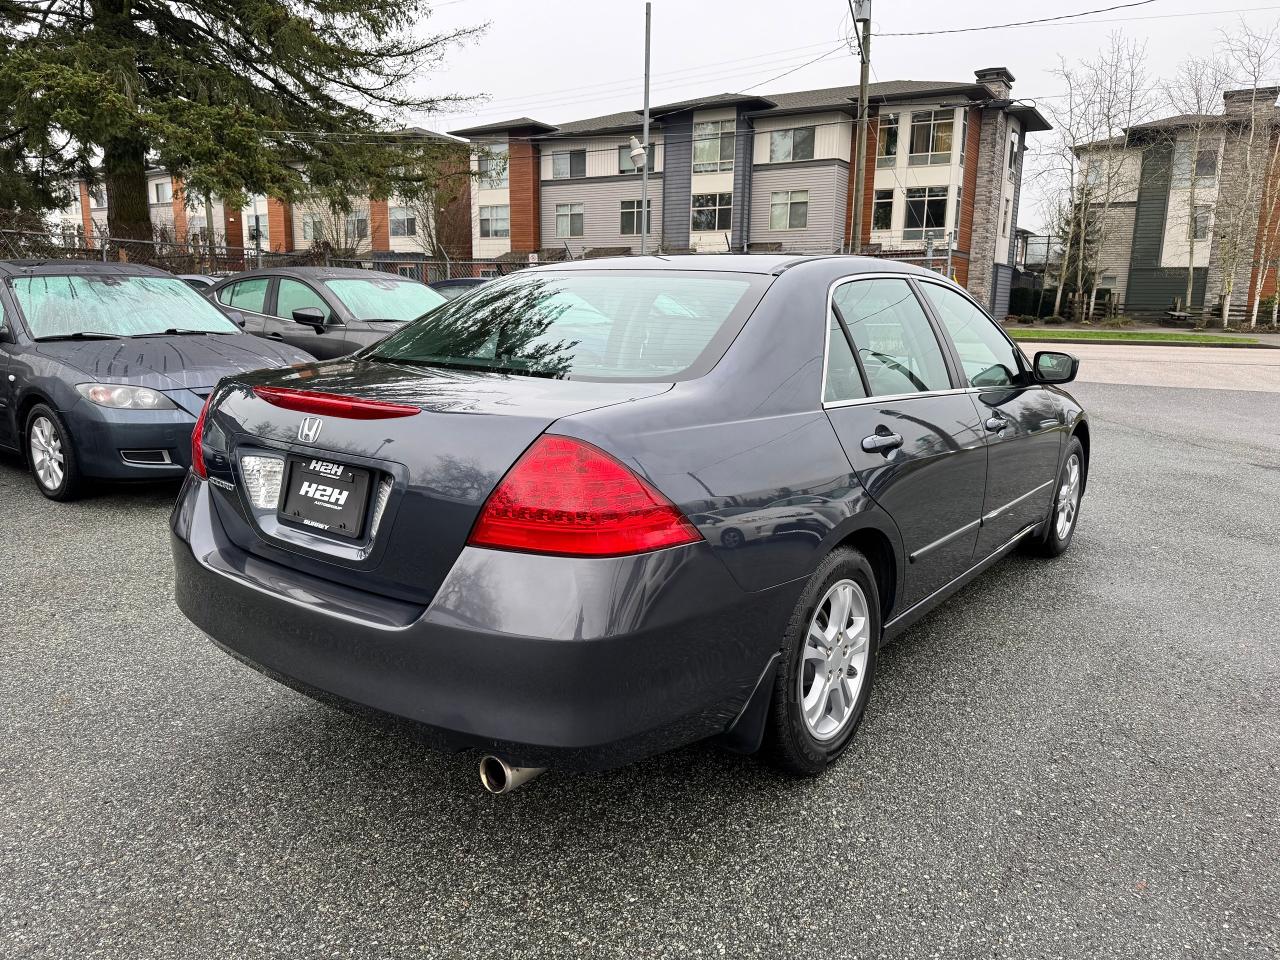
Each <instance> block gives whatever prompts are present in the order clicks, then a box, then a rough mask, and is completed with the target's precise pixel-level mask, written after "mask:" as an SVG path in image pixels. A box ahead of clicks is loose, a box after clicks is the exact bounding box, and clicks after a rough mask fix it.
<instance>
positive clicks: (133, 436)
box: [63, 400, 196, 480]
mask: <svg viewBox="0 0 1280 960" xmlns="http://www.w3.org/2000/svg"><path fill="white" fill-rule="evenodd" d="M63 416H64V417H65V418H66V420H67V427H68V428H69V429H70V430H71V437H72V441H73V442H74V443H75V451H76V456H77V457H78V458H79V461H80V468H81V469H82V470H83V471H84V473H85V474H86V475H87V476H90V477H99V478H102V479H105V480H165V479H179V478H181V477H182V475H183V474H184V473H186V472H187V467H188V466H190V464H191V430H192V428H193V427H194V426H195V423H196V418H195V417H193V416H192V415H191V414H190V413H188V412H187V411H186V410H182V409H176V410H112V409H109V408H107V407H100V406H98V405H97V404H93V403H90V402H89V401H87V400H80V401H79V402H77V403H76V404H75V405H74V406H72V407H71V409H70V410H68V411H66V412H65V413H64V414H63ZM158 452H163V454H164V457H166V458H167V459H168V462H167V463H165V462H149V461H150V460H152V459H154V458H156V454H157V453H158ZM127 457H132V458H134V459H137V460H143V461H148V462H133V463H131V462H129V460H128V459H126V458H127Z"/></svg>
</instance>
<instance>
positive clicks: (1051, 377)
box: [1032, 350, 1080, 383]
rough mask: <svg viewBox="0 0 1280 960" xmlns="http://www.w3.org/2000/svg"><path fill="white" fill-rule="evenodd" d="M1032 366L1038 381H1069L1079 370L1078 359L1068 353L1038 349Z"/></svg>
mask: <svg viewBox="0 0 1280 960" xmlns="http://www.w3.org/2000/svg"><path fill="white" fill-rule="evenodd" d="M1032 368H1033V369H1034V371H1035V377H1036V380H1037V382H1039V383H1070V382H1071V381H1072V380H1074V379H1075V378H1076V374H1077V373H1078V372H1079V371H1080V361H1079V359H1077V358H1076V357H1073V356H1072V355H1071V354H1069V353H1060V352H1059V351H1057V350H1040V351H1039V352H1037V353H1036V358H1035V361H1034V362H1033V363H1032Z"/></svg>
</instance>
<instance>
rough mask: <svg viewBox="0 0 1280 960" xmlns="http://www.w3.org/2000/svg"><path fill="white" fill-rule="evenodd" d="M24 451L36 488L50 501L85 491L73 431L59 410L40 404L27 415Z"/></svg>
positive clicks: (73, 497)
mask: <svg viewBox="0 0 1280 960" xmlns="http://www.w3.org/2000/svg"><path fill="white" fill-rule="evenodd" d="M23 437H24V439H25V441H26V444H25V447H24V452H25V453H26V457H27V466H28V467H29V468H30V470H31V477H32V479H33V480H35V482H36V489H37V490H39V491H40V492H41V493H43V494H44V495H45V496H46V497H48V498H49V499H50V500H60V501H67V500H74V499H75V498H76V497H78V496H79V495H80V493H81V491H82V490H83V486H84V484H83V478H82V476H81V474H80V465H79V462H78V461H77V460H76V451H75V447H74V446H72V443H71V431H69V430H68V429H67V425H66V423H65V422H64V421H63V419H62V417H60V416H58V413H57V411H56V410H53V409H52V408H50V407H48V406H46V405H45V404H43V403H38V404H36V405H35V406H34V407H32V408H31V412H30V413H28V414H27V424H26V429H25V430H24V431H23Z"/></svg>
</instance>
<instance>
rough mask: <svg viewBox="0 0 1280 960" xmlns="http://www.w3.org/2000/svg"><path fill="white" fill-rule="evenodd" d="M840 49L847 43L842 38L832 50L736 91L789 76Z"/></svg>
mask: <svg viewBox="0 0 1280 960" xmlns="http://www.w3.org/2000/svg"><path fill="white" fill-rule="evenodd" d="M841 50H848V44H847V43H846V42H845V41H843V40H842V41H840V44H839V45H838V46H837V47H836V48H835V49H834V50H828V51H827V52H826V53H824V54H822V55H821V56H818V57H814V58H813V59H812V60H806V61H805V62H804V63H802V64H800V65H799V66H798V67H792V68H791V69H790V70H788V71H787V72H786V73H780V74H778V75H777V76H776V77H770V78H769V79H768V80H761V81H760V82H759V83H753V84H752V85H751V86H749V87H743V88H742V89H741V90H739V91H738V93H746V92H747V91H748V90H754V89H755V88H756V87H763V86H764V85H765V84H766V83H773V81H775V80H781V79H782V78H783V77H789V76H790V75H791V74H793V73H795V72H796V71H797V70H803V69H804V68H805V67H808V66H811V65H813V64H815V63H817V62H818V61H819V60H825V59H827V57H829V56H831V55H832V54H833V53H839V52H840V51H841Z"/></svg>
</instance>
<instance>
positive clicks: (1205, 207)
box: [1191, 203, 1213, 240]
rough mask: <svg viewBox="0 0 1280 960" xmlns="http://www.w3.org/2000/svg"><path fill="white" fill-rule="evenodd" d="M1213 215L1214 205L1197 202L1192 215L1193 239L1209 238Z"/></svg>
mask: <svg viewBox="0 0 1280 960" xmlns="http://www.w3.org/2000/svg"><path fill="white" fill-rule="evenodd" d="M1212 217H1213V207H1212V206H1211V205H1210V204H1207V203H1197V204H1196V209H1195V212H1194V213H1192V215H1191V239H1193V240H1208V239H1209V220H1210V219H1211V218H1212Z"/></svg>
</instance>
